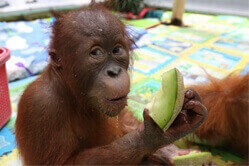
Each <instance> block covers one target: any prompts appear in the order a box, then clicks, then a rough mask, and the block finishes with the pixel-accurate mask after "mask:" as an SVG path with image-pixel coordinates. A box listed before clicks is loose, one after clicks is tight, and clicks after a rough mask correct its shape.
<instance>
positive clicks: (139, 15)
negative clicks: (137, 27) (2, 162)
mask: <svg viewBox="0 0 249 166" xmlns="http://www.w3.org/2000/svg"><path fill="white" fill-rule="evenodd" d="M149 10H151V9H150V8H144V9H143V10H142V11H141V12H140V13H139V14H138V15H133V13H131V12H130V13H128V14H127V19H140V18H143V17H144V16H145V14H146V13H147V12H148V11H149Z"/></svg>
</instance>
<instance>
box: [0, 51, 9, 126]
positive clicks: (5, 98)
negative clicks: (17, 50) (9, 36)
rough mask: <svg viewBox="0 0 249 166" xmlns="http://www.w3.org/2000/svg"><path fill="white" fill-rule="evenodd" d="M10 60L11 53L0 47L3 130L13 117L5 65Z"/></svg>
mask: <svg viewBox="0 0 249 166" xmlns="http://www.w3.org/2000/svg"><path fill="white" fill-rule="evenodd" d="M9 58H10V51H9V50H8V49H6V48H3V47H0V128H2V127H3V126H4V125H5V124H6V122H7V121H8V120H9V118H10V116H11V107H10V96H9V88H8V79H7V74H6V68H5V63H6V62H7V60H9Z"/></svg>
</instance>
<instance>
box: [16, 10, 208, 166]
mask: <svg viewBox="0 0 249 166" xmlns="http://www.w3.org/2000/svg"><path fill="white" fill-rule="evenodd" d="M131 44H132V42H131V40H130V39H129V38H128V36H127V34H126V31H125V26H124V24H123V23H122V22H121V21H120V20H119V19H117V18H116V17H115V16H113V15H112V14H111V13H109V12H108V11H105V10H104V9H99V8H96V7H88V8H84V9H81V10H78V11H72V12H69V13H67V14H64V15H61V16H60V17H58V18H57V20H56V22H55V23H54V25H53V35H52V39H51V43H50V57H51V62H50V64H49V65H48V66H47V68H46V70H45V71H44V72H43V73H42V75H41V76H40V77H39V78H38V79H37V80H35V81H34V82H33V83H31V84H30V85H29V86H28V87H27V89H26V90H25V92H24V94H23V95H22V97H21V100H20V103H19V106H18V115H17V121H16V140H17V145H18V148H19V151H20V154H21V157H22V159H23V162H24V164H27V165H34V164H36V165H55V164H56V165H61V164H69V165H72V164H89V165H90V164H94V165H97V164H105V165H108V164H110V165H117V164H139V163H141V162H142V160H145V159H144V157H145V156H149V155H150V154H153V152H155V151H156V150H157V149H159V148H160V147H162V146H164V145H167V144H170V143H172V142H173V141H175V140H177V139H179V138H181V137H183V136H185V135H186V134H188V133H190V132H192V131H194V130H195V129H196V128H197V127H198V126H200V124H201V123H202V122H203V120H204V119H205V117H206V115H207V111H206V108H205V107H204V106H203V105H202V104H201V100H200V98H199V96H198V94H197V93H196V92H195V91H193V90H188V91H187V92H186V94H185V103H184V106H183V108H182V113H181V114H180V115H179V116H178V117H177V119H176V122H177V123H173V125H172V126H171V127H170V128H169V129H168V130H167V131H166V132H163V131H162V130H161V129H160V128H159V127H158V126H157V124H156V123H155V122H154V121H153V120H152V119H151V118H150V116H149V114H148V110H145V111H144V113H143V116H144V123H142V122H137V126H133V127H134V130H132V131H130V132H127V130H125V128H126V127H128V126H127V124H128V123H129V121H132V119H123V117H126V116H125V115H126V111H125V110H124V107H125V106H126V104H127V94H128V93H129V90H130V79H129V75H128V73H127V70H128V67H129V61H130V58H131V57H130V54H129V52H130V48H131ZM121 111H122V112H121ZM183 118H184V119H188V120H187V121H184V120H181V119H183ZM123 122H124V123H123Z"/></svg>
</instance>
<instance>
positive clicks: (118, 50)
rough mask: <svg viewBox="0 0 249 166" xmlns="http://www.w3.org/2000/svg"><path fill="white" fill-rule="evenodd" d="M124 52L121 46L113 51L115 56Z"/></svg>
mask: <svg viewBox="0 0 249 166" xmlns="http://www.w3.org/2000/svg"><path fill="white" fill-rule="evenodd" d="M123 51H124V48H123V47H122V46H121V45H117V46H116V47H114V49H113V51H112V52H113V54H122V53H123Z"/></svg>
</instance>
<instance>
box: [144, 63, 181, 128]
mask: <svg viewBox="0 0 249 166" xmlns="http://www.w3.org/2000/svg"><path fill="white" fill-rule="evenodd" d="M183 100H184V84H183V77H182V75H181V73H180V72H179V71H178V69H176V68H174V69H171V70H169V71H167V72H165V73H164V74H163V75H162V88H161V89H159V90H158V91H157V92H156V94H155V95H154V97H153V99H152V102H151V103H149V104H148V105H147V108H149V110H150V116H151V117H152V119H153V120H154V121H155V122H156V123H157V124H158V125H159V127H160V128H161V129H163V130H164V131H166V130H167V129H168V128H169V126H170V125H171V124H172V123H173V122H174V120H175V118H176V117H177V115H178V114H179V113H180V111H181V109H182V105H183Z"/></svg>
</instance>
